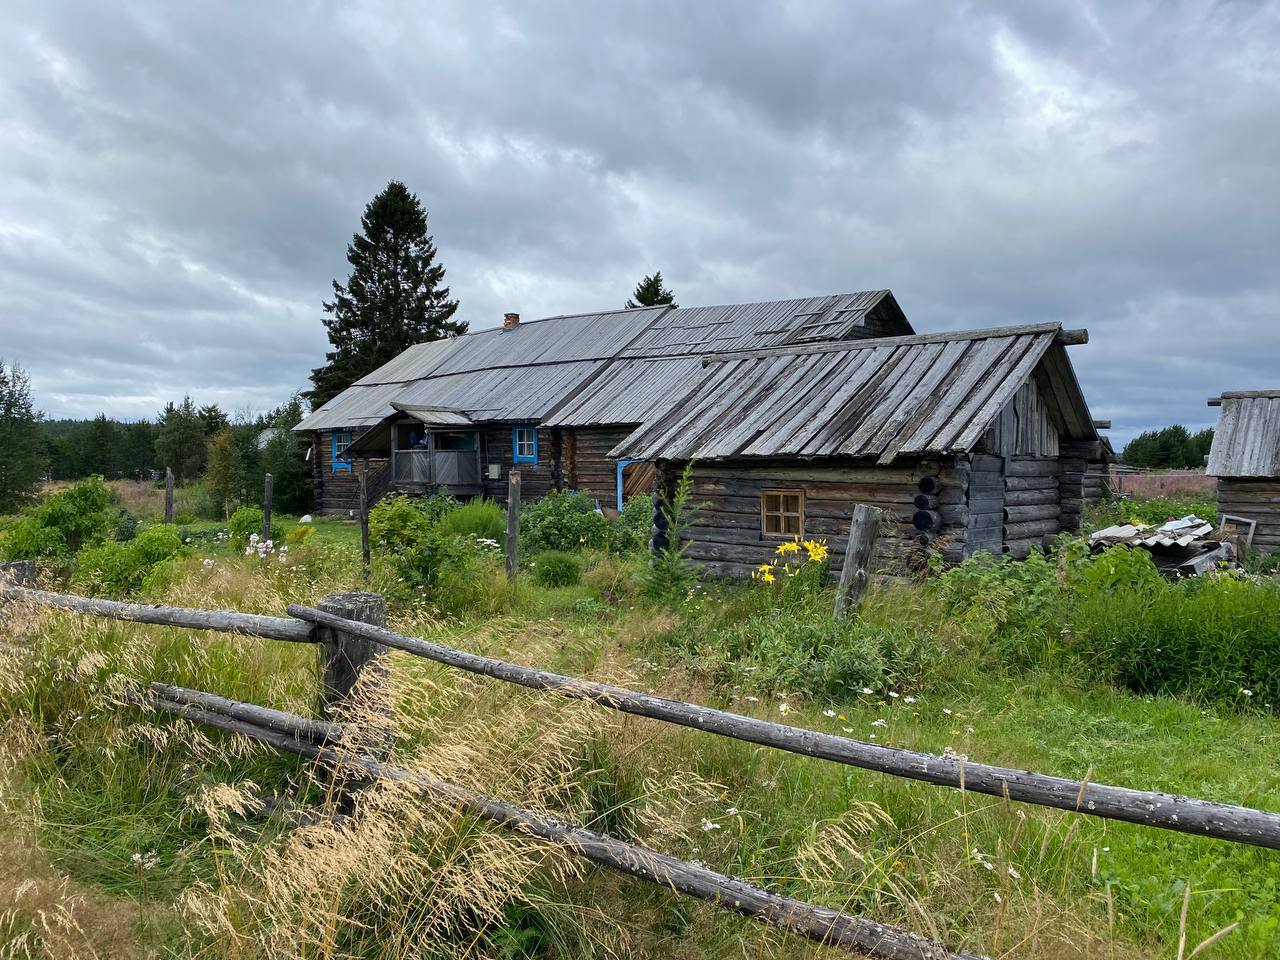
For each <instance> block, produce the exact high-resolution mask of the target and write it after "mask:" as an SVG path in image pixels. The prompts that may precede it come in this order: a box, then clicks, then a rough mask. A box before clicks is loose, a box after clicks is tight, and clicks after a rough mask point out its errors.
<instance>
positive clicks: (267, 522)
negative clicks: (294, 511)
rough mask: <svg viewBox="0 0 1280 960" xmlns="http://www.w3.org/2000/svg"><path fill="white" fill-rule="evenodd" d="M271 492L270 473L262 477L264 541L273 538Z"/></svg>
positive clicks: (361, 478)
mask: <svg viewBox="0 0 1280 960" xmlns="http://www.w3.org/2000/svg"><path fill="white" fill-rule="evenodd" d="M360 485H361V487H363V486H364V471H363V470H361V472H360ZM271 492H272V482H271V474H269V473H268V474H265V475H264V476H263V478H262V540H263V542H264V543H265V542H266V541H268V540H270V539H271Z"/></svg>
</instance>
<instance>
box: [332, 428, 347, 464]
mask: <svg viewBox="0 0 1280 960" xmlns="http://www.w3.org/2000/svg"><path fill="white" fill-rule="evenodd" d="M339 434H341V435H342V436H344V437H346V438H347V446H350V445H351V439H352V437H351V431H350V430H335V431H333V433H331V434H329V459H330V461H331V462H332V464H333V472H334V473H349V472H350V471H351V462H350V461H347V460H339V459H338V435H339ZM344 449H345V448H344Z"/></svg>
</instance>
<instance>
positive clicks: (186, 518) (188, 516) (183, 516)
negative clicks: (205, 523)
mask: <svg viewBox="0 0 1280 960" xmlns="http://www.w3.org/2000/svg"><path fill="white" fill-rule="evenodd" d="M199 520H200V518H199V517H197V516H196V515H195V514H194V513H192V512H191V511H190V510H183V511H182V512H181V513H175V514H174V515H173V522H174V525H175V526H179V527H189V526H191V525H192V524H193V523H197V522H198V521H199Z"/></svg>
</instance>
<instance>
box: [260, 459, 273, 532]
mask: <svg viewBox="0 0 1280 960" xmlns="http://www.w3.org/2000/svg"><path fill="white" fill-rule="evenodd" d="M271 486H272V482H271V474H269V473H268V474H267V475H266V476H264V477H263V478H262V542H263V543H266V542H267V541H268V540H270V539H271Z"/></svg>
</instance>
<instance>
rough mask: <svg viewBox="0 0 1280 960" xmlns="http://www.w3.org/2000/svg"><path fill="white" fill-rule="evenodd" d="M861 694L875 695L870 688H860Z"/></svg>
mask: <svg viewBox="0 0 1280 960" xmlns="http://www.w3.org/2000/svg"><path fill="white" fill-rule="evenodd" d="M862 692H863V693H875V691H874V690H872V689H871V688H870V687H863V688H862Z"/></svg>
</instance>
